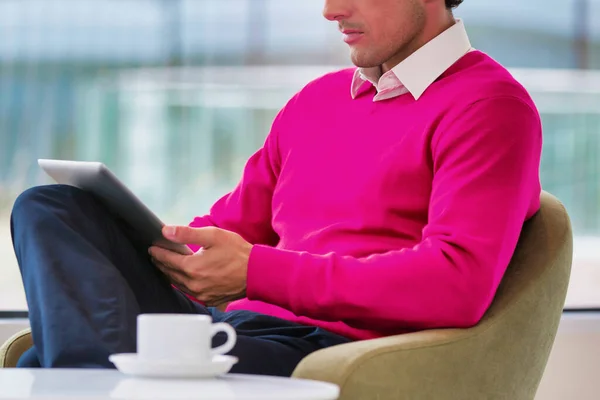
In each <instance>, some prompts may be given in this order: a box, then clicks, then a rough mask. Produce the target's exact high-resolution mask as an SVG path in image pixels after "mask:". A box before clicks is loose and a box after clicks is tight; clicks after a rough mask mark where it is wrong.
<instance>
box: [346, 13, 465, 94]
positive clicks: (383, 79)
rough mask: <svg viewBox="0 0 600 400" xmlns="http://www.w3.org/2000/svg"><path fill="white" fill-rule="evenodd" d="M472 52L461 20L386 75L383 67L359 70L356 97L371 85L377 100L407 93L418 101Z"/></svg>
mask: <svg viewBox="0 0 600 400" xmlns="http://www.w3.org/2000/svg"><path fill="white" fill-rule="evenodd" d="M471 50H473V48H472V47H471V42H470V40H469V36H468V35H467V31H466V29H465V25H464V23H463V21H462V20H461V19H457V20H456V23H455V24H454V25H452V26H451V27H450V28H448V29H447V30H445V31H444V32H442V33H441V34H439V35H438V36H436V37H435V38H434V39H432V40H431V41H429V42H428V43H426V44H425V45H424V46H423V47H421V48H420V49H419V50H417V51H415V52H414V53H413V54H411V55H410V56H409V57H408V58H406V59H405V60H404V61H402V62H401V63H400V64H398V65H396V66H395V67H394V68H392V69H391V70H389V71H388V72H386V73H385V74H383V75H382V74H381V67H373V68H357V69H356V71H355V72H354V78H353V79H352V87H351V94H352V98H353V99H354V98H356V96H357V95H358V92H359V89H360V88H361V87H362V86H363V85H364V84H365V83H367V82H369V83H371V84H372V85H373V86H374V87H375V89H377V94H376V95H375V97H374V98H373V101H381V100H387V99H391V98H393V97H397V96H401V95H403V94H406V93H410V94H412V96H413V97H414V99H415V100H418V99H419V97H421V95H422V94H423V93H424V92H425V90H427V88H428V87H429V86H430V85H431V84H432V83H433V82H435V80H436V79H437V78H439V77H440V76H441V75H442V74H443V73H444V72H446V70H447V69H448V68H450V67H451V66H452V65H453V64H454V63H455V62H457V61H458V60H460V59H461V58H462V57H463V56H464V55H465V54H467V53H468V52H469V51H471Z"/></svg>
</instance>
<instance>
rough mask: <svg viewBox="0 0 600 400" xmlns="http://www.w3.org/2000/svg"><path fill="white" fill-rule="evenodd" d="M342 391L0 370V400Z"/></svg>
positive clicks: (278, 383)
mask: <svg viewBox="0 0 600 400" xmlns="http://www.w3.org/2000/svg"><path fill="white" fill-rule="evenodd" d="M338 396H339V389H338V387H337V386H335V385H332V384H329V383H323V382H315V381H308V380H299V379H289V378H276V377H259V376H251V375H236V374H230V375H226V376H224V377H221V378H218V379H212V380H166V379H165V380H161V379H137V378H132V377H128V376H125V375H123V374H121V373H120V372H118V371H116V370H102V369H0V399H41V398H43V399H45V400H49V399H81V400H90V399H94V400H109V399H111V400H112V399H154V400H160V399H189V400H192V399H211V400H250V399H252V400H258V399H260V400H271V399H272V400H275V399H277V400H336V399H337V398H338Z"/></svg>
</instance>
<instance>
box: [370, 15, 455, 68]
mask: <svg viewBox="0 0 600 400" xmlns="http://www.w3.org/2000/svg"><path fill="white" fill-rule="evenodd" d="M432 21H433V22H432V23H429V24H426V25H425V28H424V29H423V31H422V32H421V33H420V34H419V35H417V37H415V38H414V40H412V41H411V42H410V43H408V44H407V45H406V46H404V47H403V48H402V49H400V51H399V52H398V53H396V54H395V55H394V56H393V57H392V58H390V59H389V60H388V61H386V62H384V63H383V64H382V65H381V73H382V74H385V73H386V72H388V71H389V70H391V69H392V68H394V67H395V66H396V65H398V64H400V63H401V62H402V61H404V60H406V59H407V58H408V57H409V56H410V55H411V54H413V53H414V52H415V51H417V50H419V49H420V48H421V47H423V46H424V45H425V44H427V43H428V42H430V41H431V40H433V39H434V38H436V37H437V36H438V35H440V34H441V33H442V32H444V31H446V30H447V29H448V28H450V27H451V26H453V25H454V24H456V20H455V19H454V15H452V13H450V12H446V13H445V14H444V15H443V16H439V17H437V18H432Z"/></svg>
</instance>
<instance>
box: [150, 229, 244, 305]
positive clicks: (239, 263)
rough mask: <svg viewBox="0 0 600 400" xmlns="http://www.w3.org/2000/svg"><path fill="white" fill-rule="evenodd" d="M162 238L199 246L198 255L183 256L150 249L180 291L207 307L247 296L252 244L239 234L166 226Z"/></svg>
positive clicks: (153, 248)
mask: <svg viewBox="0 0 600 400" xmlns="http://www.w3.org/2000/svg"><path fill="white" fill-rule="evenodd" d="M163 235H164V236H165V238H166V239H169V240H171V241H173V242H176V243H181V244H196V245H199V246H201V247H202V248H201V249H200V251H198V252H197V253H196V254H193V255H189V256H184V255H181V254H178V253H175V252H172V251H169V250H166V249H163V248H160V247H156V246H152V247H150V249H149V250H148V252H149V253H150V256H151V257H152V259H153V261H154V264H155V265H156V266H157V267H158V268H159V269H160V270H161V271H162V272H163V273H165V274H166V275H167V276H168V277H169V279H170V280H171V282H173V284H174V285H175V286H176V287H177V288H179V289H180V290H181V291H183V292H185V293H187V294H189V295H191V296H193V297H195V298H196V299H198V300H200V301H201V302H203V303H205V304H206V305H207V306H217V305H220V304H223V303H225V302H229V301H233V300H238V299H241V298H244V297H245V296H246V278H247V274H248V259H249V258H250V251H251V250H252V245H251V244H250V243H248V242H246V241H245V240H244V239H243V238H242V237H241V236H240V235H238V234H236V233H233V232H230V231H226V230H223V229H219V228H213V227H210V228H189V227H187V226H177V227H173V226H167V227H165V228H163Z"/></svg>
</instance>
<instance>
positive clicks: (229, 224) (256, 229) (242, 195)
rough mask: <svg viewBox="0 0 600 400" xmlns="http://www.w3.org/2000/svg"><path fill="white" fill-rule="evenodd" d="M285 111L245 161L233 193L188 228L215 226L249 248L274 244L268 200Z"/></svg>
mask: <svg viewBox="0 0 600 400" xmlns="http://www.w3.org/2000/svg"><path fill="white" fill-rule="evenodd" d="M286 107H287V106H286ZM285 110H286V108H285V107H284V108H283V109H282V110H281V111H280V112H279V114H278V115H277V117H276V118H275V120H274V121H273V125H272V128H271V132H270V133H269V135H268V136H267V139H266V140H265V143H264V145H263V147H262V148H260V149H259V150H258V151H257V152H256V153H254V154H253V155H252V157H250V159H249V160H248V161H247V163H246V165H245V167H244V171H243V173H242V178H241V180H240V182H239V183H238V184H237V186H236V187H235V188H234V190H233V191H232V192H231V193H228V194H227V195H225V196H223V197H222V198H221V199H219V200H218V201H217V202H216V203H215V204H214V205H213V206H212V207H211V209H210V212H209V214H208V215H205V216H201V217H196V218H194V220H193V221H192V222H191V223H190V224H189V226H191V227H194V228H201V227H207V226H215V227H218V228H221V229H225V230H228V231H232V232H236V233H237V234H239V235H241V236H242V237H243V238H244V239H245V240H246V241H248V242H249V243H251V244H266V245H276V244H277V242H278V241H279V238H278V236H277V234H276V233H275V232H274V231H273V227H272V225H271V220H272V211H271V200H272V198H273V191H274V189H275V184H276V183H277V178H278V176H279V171H280V167H281V163H280V157H279V148H278V135H279V133H278V130H279V127H280V126H281V120H282V118H283V115H284V114H285ZM189 247H190V248H191V249H192V250H193V251H198V249H199V246H196V245H189Z"/></svg>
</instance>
